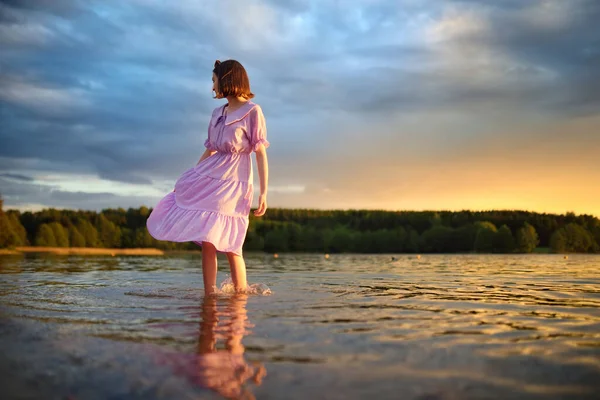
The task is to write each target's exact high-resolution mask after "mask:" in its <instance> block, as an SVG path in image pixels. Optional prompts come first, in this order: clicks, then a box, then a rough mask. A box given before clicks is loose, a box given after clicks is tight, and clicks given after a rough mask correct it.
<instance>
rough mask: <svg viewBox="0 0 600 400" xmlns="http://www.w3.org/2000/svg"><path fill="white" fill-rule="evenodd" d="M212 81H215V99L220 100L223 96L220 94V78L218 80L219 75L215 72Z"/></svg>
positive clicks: (213, 88) (213, 87)
mask: <svg viewBox="0 0 600 400" xmlns="http://www.w3.org/2000/svg"><path fill="white" fill-rule="evenodd" d="M212 81H213V86H212V90H213V92H215V97H216V98H218V99H220V98H221V95H220V94H219V78H217V75H216V74H215V73H214V72H213V76H212Z"/></svg>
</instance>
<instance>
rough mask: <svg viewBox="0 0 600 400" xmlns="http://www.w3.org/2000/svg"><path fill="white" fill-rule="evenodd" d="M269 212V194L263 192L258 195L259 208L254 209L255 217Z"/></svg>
mask: <svg viewBox="0 0 600 400" xmlns="http://www.w3.org/2000/svg"><path fill="white" fill-rule="evenodd" d="M265 212H267V195H266V194H261V195H260V196H259V197H258V208H257V209H256V210H254V216H255V217H262V216H263V215H265Z"/></svg>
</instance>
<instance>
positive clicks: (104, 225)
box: [96, 214, 121, 248]
mask: <svg viewBox="0 0 600 400" xmlns="http://www.w3.org/2000/svg"><path fill="white" fill-rule="evenodd" d="M96 228H97V229H98V238H99V239H100V242H101V243H102V245H103V246H104V247H109V248H113V247H121V229H119V227H118V226H117V225H115V223H114V222H112V221H110V220H109V219H108V218H106V217H105V216H104V214H100V215H99V216H98V221H97V222H96Z"/></svg>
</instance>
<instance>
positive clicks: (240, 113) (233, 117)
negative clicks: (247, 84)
mask: <svg viewBox="0 0 600 400" xmlns="http://www.w3.org/2000/svg"><path fill="white" fill-rule="evenodd" d="M255 105H256V104H254V103H253V102H251V101H250V100H248V101H247V102H246V104H244V105H243V106H241V107H240V108H238V109H237V110H235V111H233V112H231V113H228V114H227V119H226V120H225V125H231V124H233V123H234V122H238V121H241V120H242V119H244V118H245V117H246V116H247V115H248V114H249V113H250V111H252V109H253V108H254V106H255ZM226 106H227V104H224V105H223V106H222V107H221V110H220V112H219V115H224V113H225V108H226Z"/></svg>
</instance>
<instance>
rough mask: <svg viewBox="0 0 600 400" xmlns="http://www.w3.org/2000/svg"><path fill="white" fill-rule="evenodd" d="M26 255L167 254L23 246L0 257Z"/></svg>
mask: <svg viewBox="0 0 600 400" xmlns="http://www.w3.org/2000/svg"><path fill="white" fill-rule="evenodd" d="M25 253H52V254H58V255H71V254H76V255H110V256H116V255H120V256H122V255H131V256H163V255H165V252H164V251H163V250H160V249H155V248H132V249H111V248H95V247H41V246H21V247H15V248H14V249H0V255H21V254H25Z"/></svg>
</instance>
